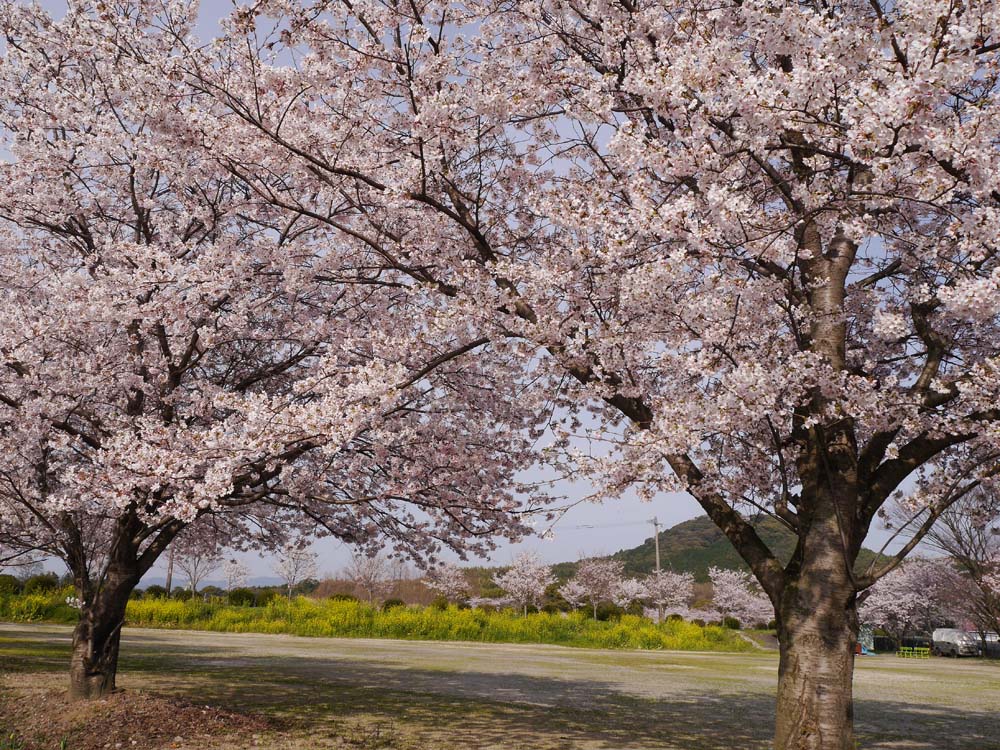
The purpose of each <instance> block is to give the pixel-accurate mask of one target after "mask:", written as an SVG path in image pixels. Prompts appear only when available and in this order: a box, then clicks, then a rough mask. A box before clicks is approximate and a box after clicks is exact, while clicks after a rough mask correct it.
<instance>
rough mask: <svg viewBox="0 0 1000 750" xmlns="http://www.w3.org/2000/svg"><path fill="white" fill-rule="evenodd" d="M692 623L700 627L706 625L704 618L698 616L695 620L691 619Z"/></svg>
mask: <svg viewBox="0 0 1000 750" xmlns="http://www.w3.org/2000/svg"><path fill="white" fill-rule="evenodd" d="M691 624H692V625H697V626H698V627H699V628H703V627H705V621H704V620H702V619H701V618H700V617H696V618H694V619H693V620H691Z"/></svg>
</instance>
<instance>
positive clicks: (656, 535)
mask: <svg viewBox="0 0 1000 750" xmlns="http://www.w3.org/2000/svg"><path fill="white" fill-rule="evenodd" d="M650 523H651V524H653V545H654V546H655V547H656V572H657V573H659V572H660V522H659V521H658V520H657V519H656V516H653V519H652V520H651V521H650Z"/></svg>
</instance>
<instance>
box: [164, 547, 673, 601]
mask: <svg viewBox="0 0 1000 750" xmlns="http://www.w3.org/2000/svg"><path fill="white" fill-rule="evenodd" d="M657 558H659V554H657ZM173 582H174V545H172V544H171V545H170V555H169V556H168V557H167V585H166V586H164V588H165V589H166V590H167V596H170V586H171V584H172V583H173Z"/></svg>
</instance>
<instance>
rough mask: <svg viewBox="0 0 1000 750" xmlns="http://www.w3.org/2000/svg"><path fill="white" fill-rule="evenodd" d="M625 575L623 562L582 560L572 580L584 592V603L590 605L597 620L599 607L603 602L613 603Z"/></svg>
mask: <svg viewBox="0 0 1000 750" xmlns="http://www.w3.org/2000/svg"><path fill="white" fill-rule="evenodd" d="M624 573H625V565H624V563H622V562H621V561H619V560H600V559H596V558H594V559H590V560H582V561H581V562H580V563H579V564H578V565H577V568H576V573H574V574H573V577H572V578H571V579H570V580H571V581H573V582H574V583H575V584H576V586H578V587H579V589H580V590H582V591H583V601H586V602H588V603H589V604H590V607H591V610H592V611H593V615H594V618H595V619H596V618H597V607H598V606H599V605H600V604H601V603H602V602H610V601H613V598H614V595H615V592H616V591H617V590H618V587H619V585H620V584H621V581H622V578H623V577H624ZM563 596H565V594H564V595H563Z"/></svg>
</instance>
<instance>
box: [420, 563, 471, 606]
mask: <svg viewBox="0 0 1000 750" xmlns="http://www.w3.org/2000/svg"><path fill="white" fill-rule="evenodd" d="M426 583H427V587H428V588H430V589H432V590H434V591H437V592H438V593H439V594H441V596H443V597H444V598H445V599H447V600H448V601H450V602H460V601H464V600H465V599H467V598H468V596H469V591H470V588H469V579H468V578H466V575H465V571H464V570H462V569H461V568H460V567H459V566H458V565H455V564H453V563H445V564H443V565H439V566H438V567H436V568H435V569H434V570H433V571H431V573H430V575H429V576H428V577H427V579H426Z"/></svg>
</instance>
